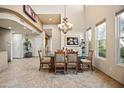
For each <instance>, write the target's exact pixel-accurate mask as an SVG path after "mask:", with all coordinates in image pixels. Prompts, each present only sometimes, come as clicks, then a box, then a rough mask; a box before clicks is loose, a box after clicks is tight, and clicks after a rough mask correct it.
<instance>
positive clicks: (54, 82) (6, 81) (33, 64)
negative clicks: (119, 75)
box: [0, 58, 124, 88]
mask: <svg viewBox="0 0 124 93" xmlns="http://www.w3.org/2000/svg"><path fill="white" fill-rule="evenodd" d="M38 69H39V59H38V58H28V59H15V60H13V62H11V63H10V64H9V67H8V69H6V70H4V71H1V72H0V87H1V88H6V87H8V88H116V87H117V88H121V87H124V86H123V85H121V84H119V83H118V82H117V81H115V80H113V79H111V78H110V77H108V76H107V75H105V74H104V73H102V72H100V71H98V70H95V71H93V72H91V71H84V72H83V73H78V75H75V74H73V73H69V74H66V75H63V74H57V75H54V74H53V73H49V72H48V71H47V70H42V71H40V72H39V71H38Z"/></svg>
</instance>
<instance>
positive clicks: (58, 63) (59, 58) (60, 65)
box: [54, 51, 66, 74]
mask: <svg viewBox="0 0 124 93" xmlns="http://www.w3.org/2000/svg"><path fill="white" fill-rule="evenodd" d="M54 70H55V74H56V72H57V71H64V74H65V73H66V61H65V52H63V51H57V52H55V60H54Z"/></svg>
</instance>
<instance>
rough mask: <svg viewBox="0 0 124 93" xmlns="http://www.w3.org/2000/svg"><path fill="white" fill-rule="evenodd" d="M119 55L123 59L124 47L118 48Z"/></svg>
mask: <svg viewBox="0 0 124 93" xmlns="http://www.w3.org/2000/svg"><path fill="white" fill-rule="evenodd" d="M120 53H121V57H122V58H123V59H124V47H122V48H121V49H120Z"/></svg>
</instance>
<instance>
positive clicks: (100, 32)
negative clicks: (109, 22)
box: [96, 22, 106, 58]
mask: <svg viewBox="0 0 124 93" xmlns="http://www.w3.org/2000/svg"><path fill="white" fill-rule="evenodd" d="M96 53H97V54H96V56H97V57H102V58H106V22H102V23H101V24H99V25H97V26H96Z"/></svg>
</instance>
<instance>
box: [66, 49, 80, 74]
mask: <svg viewBox="0 0 124 93" xmlns="http://www.w3.org/2000/svg"><path fill="white" fill-rule="evenodd" d="M69 68H75V72H76V74H77V73H78V52H74V51H70V52H68V54H67V72H68V70H69Z"/></svg>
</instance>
